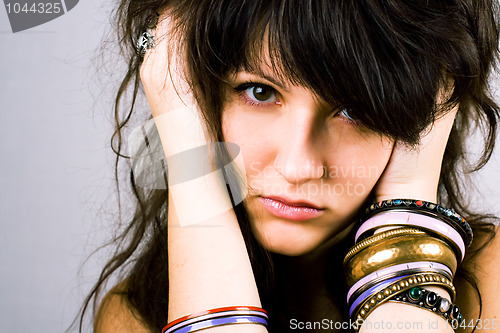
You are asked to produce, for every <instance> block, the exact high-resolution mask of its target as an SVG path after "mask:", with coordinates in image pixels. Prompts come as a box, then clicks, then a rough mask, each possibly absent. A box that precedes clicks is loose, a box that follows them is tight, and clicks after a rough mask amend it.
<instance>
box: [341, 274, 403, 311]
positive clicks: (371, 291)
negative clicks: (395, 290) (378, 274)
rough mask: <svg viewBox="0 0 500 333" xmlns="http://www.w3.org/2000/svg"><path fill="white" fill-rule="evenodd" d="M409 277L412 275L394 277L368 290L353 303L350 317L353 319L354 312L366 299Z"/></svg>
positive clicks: (350, 308)
mask: <svg viewBox="0 0 500 333" xmlns="http://www.w3.org/2000/svg"><path fill="white" fill-rule="evenodd" d="M407 276H410V275H402V276H396V277H393V278H391V279H387V280H385V281H383V282H382V283H379V284H377V285H375V286H373V287H371V288H370V289H368V290H367V291H365V292H364V293H362V294H361V295H359V297H358V298H356V300H355V301H354V302H352V304H351V306H350V307H349V316H350V317H352V314H353V312H354V311H355V310H356V308H357V307H358V306H359V305H360V304H361V303H362V302H363V301H364V300H365V299H366V298H368V297H370V296H371V295H374V294H376V293H378V292H379V291H381V290H384V288H386V287H387V286H389V285H391V284H392V283H393V282H395V281H398V280H401V279H403V278H405V277H407Z"/></svg>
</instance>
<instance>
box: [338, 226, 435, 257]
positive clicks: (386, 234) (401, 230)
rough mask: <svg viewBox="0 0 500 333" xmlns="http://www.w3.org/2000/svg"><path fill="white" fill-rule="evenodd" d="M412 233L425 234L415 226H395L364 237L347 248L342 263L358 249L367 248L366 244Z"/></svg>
mask: <svg viewBox="0 0 500 333" xmlns="http://www.w3.org/2000/svg"><path fill="white" fill-rule="evenodd" d="M413 234H420V235H425V232H424V231H422V230H419V229H415V228H404V227H401V228H397V229H391V230H387V231H384V232H381V233H378V234H375V235H373V236H370V237H367V238H366V239H364V240H362V241H360V242H358V243H356V244H355V245H354V246H353V247H351V248H350V249H349V251H348V252H347V254H346V255H345V257H344V265H345V264H346V263H347V261H349V259H351V258H352V257H353V256H354V255H356V254H357V253H358V252H359V251H361V250H363V249H365V248H367V247H368V246H370V245H372V244H374V243H378V242H380V241H382V240H383V239H386V238H391V237H395V236H401V235H413Z"/></svg>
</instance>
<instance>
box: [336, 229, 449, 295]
mask: <svg viewBox="0 0 500 333" xmlns="http://www.w3.org/2000/svg"><path fill="white" fill-rule="evenodd" d="M375 236H376V235H375ZM421 261H430V262H437V263H441V264H444V265H445V266H447V267H448V268H449V269H450V270H451V272H452V273H453V274H454V273H455V271H456V269H457V258H456V256H455V253H454V252H453V250H452V249H451V248H450V247H449V246H448V244H446V243H445V242H443V241H441V240H440V239H437V238H435V237H431V236H429V235H427V234H413V235H402V236H401V235H395V236H392V237H390V238H385V239H384V240H383V241H382V242H380V243H374V244H371V245H370V246H368V247H365V248H363V249H362V250H360V251H359V252H357V253H356V254H355V255H354V256H352V257H351V258H349V260H347V261H346V262H345V263H344V270H345V272H346V282H347V285H348V286H349V287H352V286H353V285H354V284H355V283H356V282H357V281H359V280H361V279H362V278H363V277H365V276H367V275H369V274H371V273H373V272H376V271H378V270H380V269H383V268H386V267H389V266H393V265H398V264H407V263H411V262H421Z"/></svg>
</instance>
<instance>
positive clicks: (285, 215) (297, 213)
mask: <svg viewBox="0 0 500 333" xmlns="http://www.w3.org/2000/svg"><path fill="white" fill-rule="evenodd" d="M259 201H260V202H261V203H262V205H263V206H264V208H265V209H266V210H267V211H268V212H269V213H271V214H272V215H274V216H276V217H279V218H282V219H287V220H292V221H307V220H310V219H313V218H316V217H318V216H320V215H321V214H323V212H324V209H323V208H320V207H318V206H317V205H314V204H313V203H310V202H306V201H292V200H288V199H285V198H281V197H265V196H259Z"/></svg>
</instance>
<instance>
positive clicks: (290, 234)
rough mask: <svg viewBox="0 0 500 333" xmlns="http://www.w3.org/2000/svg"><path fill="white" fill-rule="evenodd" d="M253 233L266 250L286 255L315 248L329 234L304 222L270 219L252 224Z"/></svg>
mask: <svg viewBox="0 0 500 333" xmlns="http://www.w3.org/2000/svg"><path fill="white" fill-rule="evenodd" d="M252 229H253V234H254V236H255V238H256V239H257V241H258V242H259V244H260V245H261V246H262V247H264V248H265V249H266V250H268V251H270V252H273V253H277V254H282V255H286V256H300V255H304V254H307V253H309V252H311V251H313V250H314V249H316V248H317V247H318V246H319V245H320V244H322V243H323V242H324V241H325V239H326V238H327V237H328V236H329V235H330V232H327V231H326V230H321V229H322V228H321V229H320V230H314V227H311V226H309V225H307V224H306V223H298V222H287V221H280V220H272V221H265V222H257V223H255V224H254V225H252Z"/></svg>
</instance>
